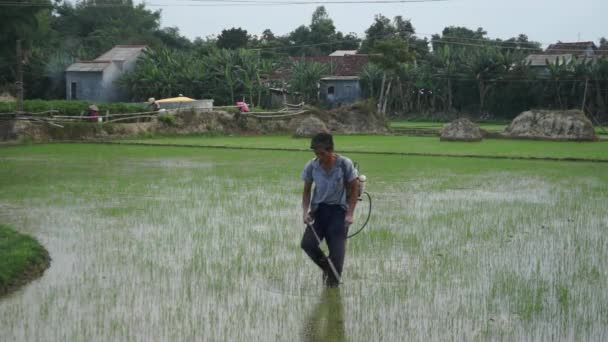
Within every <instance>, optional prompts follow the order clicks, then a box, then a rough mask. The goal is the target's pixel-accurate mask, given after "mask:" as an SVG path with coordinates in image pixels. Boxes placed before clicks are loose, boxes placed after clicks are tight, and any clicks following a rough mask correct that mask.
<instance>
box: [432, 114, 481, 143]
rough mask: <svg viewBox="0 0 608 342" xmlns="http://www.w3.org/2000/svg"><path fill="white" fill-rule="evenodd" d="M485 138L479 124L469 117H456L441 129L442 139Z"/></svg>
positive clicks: (471, 140) (465, 139) (470, 139)
mask: <svg viewBox="0 0 608 342" xmlns="http://www.w3.org/2000/svg"><path fill="white" fill-rule="evenodd" d="M482 138H483V136H482V131H481V130H480V129H479V126H478V125H477V124H475V123H473V122H472V121H471V120H469V119H467V118H460V119H456V120H454V121H452V122H450V123H448V124H446V125H445V126H443V129H442V130H441V137H440V140H441V141H470V142H473V141H481V139H482Z"/></svg>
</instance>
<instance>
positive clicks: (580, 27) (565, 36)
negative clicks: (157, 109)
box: [136, 0, 608, 46]
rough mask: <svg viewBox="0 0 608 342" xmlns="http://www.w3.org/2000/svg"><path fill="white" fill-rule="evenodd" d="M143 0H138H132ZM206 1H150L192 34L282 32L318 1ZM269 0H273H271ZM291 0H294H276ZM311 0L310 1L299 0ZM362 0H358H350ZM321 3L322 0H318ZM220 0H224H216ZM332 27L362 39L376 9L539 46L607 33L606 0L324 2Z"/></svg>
mask: <svg viewBox="0 0 608 342" xmlns="http://www.w3.org/2000/svg"><path fill="white" fill-rule="evenodd" d="M136 1H139V2H141V0H136ZM205 1H208V0H198V1H196V0H194V1H187V0H149V1H147V4H148V5H147V6H148V8H150V9H161V10H162V23H161V24H162V26H163V27H165V26H177V27H178V28H179V29H180V32H181V33H182V34H183V35H185V36H187V37H188V38H190V39H194V38H196V37H203V38H204V37H207V36H209V35H217V34H219V33H220V32H221V31H222V30H223V29H227V28H231V27H241V28H243V29H245V30H247V31H248V32H249V33H250V34H258V35H259V34H260V33H261V32H262V31H264V30H265V29H270V30H272V32H273V33H275V34H277V35H284V34H286V33H289V32H291V31H293V30H294V29H295V28H297V27H298V26H300V25H303V24H304V25H309V24H310V19H311V15H312V13H313V11H314V10H315V8H316V7H317V6H320V4H306V5H286V6H285V5H282V6H277V5H274V6H273V5H261V4H259V2H262V1H263V0H244V1H250V2H251V1H253V2H257V4H255V5H238V6H226V3H225V2H224V3H223V5H220V6H201V5H206V4H208V2H207V3H205ZM270 1H272V0H270ZM274 1H283V2H294V1H296V0H274ZM302 1H312V0H299V2H302ZM352 1H361V0H352ZM316 2H317V3H322V2H323V1H316ZM215 3H216V4H217V3H222V1H217V2H215ZM324 6H325V8H326V9H327V12H328V13H329V16H330V18H331V19H333V21H334V24H335V26H336V29H337V30H339V31H341V32H343V33H349V32H355V33H357V35H358V36H359V37H360V38H362V37H364V34H365V33H364V32H365V30H366V29H367V28H368V27H369V26H370V25H371V24H372V23H373V20H374V15H375V14H383V15H384V16H386V17H389V18H391V19H392V18H393V17H395V16H397V15H401V16H403V17H404V18H406V19H410V20H411V22H412V24H413V25H414V28H415V29H416V32H417V34H418V36H428V37H429V38H430V35H431V34H433V33H440V32H441V31H442V29H443V28H444V27H446V26H452V25H455V26H465V27H467V28H470V29H473V30H475V29H477V27H483V28H484V29H485V30H486V31H487V32H488V36H489V37H491V38H502V39H507V38H510V37H513V36H517V35H518V34H520V33H524V34H527V35H528V37H529V38H530V39H531V40H535V41H538V42H541V43H542V44H543V46H546V45H547V44H551V43H554V42H556V41H558V40H561V41H564V42H574V41H588V40H592V41H595V42H596V43H597V42H598V41H599V39H600V37H606V38H608V15H607V14H608V0H576V1H573V0H447V1H438V2H420V3H400V4H382V3H374V4H325V5H324Z"/></svg>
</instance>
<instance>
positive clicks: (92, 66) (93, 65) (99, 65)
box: [65, 61, 111, 72]
mask: <svg viewBox="0 0 608 342" xmlns="http://www.w3.org/2000/svg"><path fill="white" fill-rule="evenodd" d="M110 63H111V62H108V61H80V62H77V63H74V64H72V65H70V66H69V67H68V68H67V69H66V70H65V71H83V72H100V71H103V70H105V68H107V67H108V66H109V65H110Z"/></svg>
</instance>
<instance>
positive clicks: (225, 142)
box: [123, 135, 608, 161]
mask: <svg viewBox="0 0 608 342" xmlns="http://www.w3.org/2000/svg"><path fill="white" fill-rule="evenodd" d="M123 142H135V143H142V144H170V145H194V146H225V147H246V148H262V149H264V148H266V149H273V148H288V149H301V150H307V149H308V140H307V139H297V138H292V137H290V136H263V137H260V136H249V137H247V136H238V137H237V136H235V137H226V136H215V137H214V136H193V137H158V138H147V139H129V140H124V141H123ZM335 142H336V146H337V149H338V150H341V151H347V152H354V151H357V152H377V153H403V154H418V155H425V154H430V155H446V156H448V155H451V156H463V155H464V156H487V157H505V158H508V157H512V158H521V157H523V158H580V159H601V160H607V161H608V141H601V142H552V141H529V140H489V139H488V140H484V141H481V142H476V143H466V142H462V143H461V142H441V141H439V139H438V138H437V137H408V136H353V135H350V136H348V135H344V136H336V137H335Z"/></svg>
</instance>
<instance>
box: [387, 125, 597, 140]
mask: <svg viewBox="0 0 608 342" xmlns="http://www.w3.org/2000/svg"><path fill="white" fill-rule="evenodd" d="M445 124H446V122H423V121H391V122H390V123H389V127H390V128H397V129H398V128H424V129H437V130H439V129H441V128H443V126H444V125H445ZM508 126H509V122H505V123H480V124H479V127H480V128H481V129H485V130H486V131H490V132H499V131H503V130H504V129H505V128H507V127H508ZM606 131H608V126H603V127H599V126H596V127H595V132H596V133H597V135H598V136H599V137H600V138H603V139H608V134H607V133H606Z"/></svg>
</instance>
